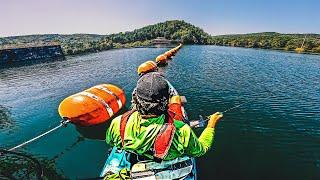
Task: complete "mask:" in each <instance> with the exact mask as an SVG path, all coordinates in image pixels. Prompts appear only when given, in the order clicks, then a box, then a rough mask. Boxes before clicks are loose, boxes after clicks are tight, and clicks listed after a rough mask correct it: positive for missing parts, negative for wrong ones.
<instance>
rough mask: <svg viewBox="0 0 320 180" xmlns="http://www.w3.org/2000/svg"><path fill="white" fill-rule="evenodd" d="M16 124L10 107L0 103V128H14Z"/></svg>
mask: <svg viewBox="0 0 320 180" xmlns="http://www.w3.org/2000/svg"><path fill="white" fill-rule="evenodd" d="M14 125H15V123H14V120H13V118H12V117H11V112H10V110H9V108H7V107H4V106H2V105H0V129H1V130H2V129H12V128H13V127H14Z"/></svg>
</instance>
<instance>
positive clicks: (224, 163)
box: [0, 46, 320, 179]
mask: <svg viewBox="0 0 320 180" xmlns="http://www.w3.org/2000/svg"><path fill="white" fill-rule="evenodd" d="M166 50H167V49H165V48H163V49H161V48H159V49H152V48H149V49H148V48H140V49H123V50H110V51H105V52H100V53H94V54H88V55H83V56H74V57H67V59H66V60H65V61H55V62H50V63H42V64H35V65H29V66H23V67H15V68H7V69H0V111H1V113H2V114H4V115H2V116H1V117H2V119H0V147H1V148H9V147H12V146H14V145H16V144H19V143H21V142H23V141H25V140H27V139H30V138H32V137H34V136H36V135H38V134H39V133H41V132H44V131H46V130H48V129H50V128H52V127H54V126H56V125H58V124H59V116H58V113H57V107H58V105H59V103H60V102H61V101H62V100H63V99H64V98H65V97H67V96H69V95H71V94H74V93H77V92H79V91H81V90H84V89H86V88H89V87H91V86H94V85H97V84H100V83H114V84H116V85H119V86H121V87H125V90H126V94H127V99H130V98H131V91H132V89H133V88H134V86H135V82H136V80H137V75H136V69H137V67H138V65H139V64H141V63H142V62H144V61H146V60H149V59H154V58H155V57H156V56H157V55H159V54H161V53H163V52H165V51H166ZM161 71H163V72H165V74H166V77H167V78H168V79H169V80H170V81H171V82H172V84H173V85H174V86H175V87H176V89H177V90H178V91H179V92H180V94H181V95H184V96H186V97H187V100H188V103H187V104H186V109H187V111H188V114H189V117H190V119H195V118H197V117H198V116H199V115H210V114H211V113H214V112H216V111H224V110H226V109H228V108H230V107H232V106H235V105H237V104H240V103H243V102H246V101H250V103H248V104H245V105H243V106H241V107H240V108H238V109H234V110H232V111H230V112H228V113H225V117H224V119H223V121H221V122H220V123H219V125H218V127H217V129H216V137H215V142H214V145H213V148H212V149H211V150H210V152H209V153H208V154H206V155H205V156H204V157H203V158H200V159H198V161H197V163H198V172H199V177H200V179H209V178H210V179H320V56H313V55H302V54H291V53H284V52H277V51H266V50H253V49H243V48H228V47H216V46H184V47H183V48H182V49H181V50H180V51H179V52H178V54H177V55H176V56H175V57H174V59H173V61H171V62H170V63H169V65H168V66H167V67H164V68H162V69H161ZM127 106H129V102H128V103H127ZM197 131H199V130H197ZM200 131H201V130H200ZM103 133H104V132H103ZM108 149H109V146H108V145H107V144H106V143H105V142H104V141H101V140H96V139H90V138H83V135H82V134H81V133H79V131H78V130H77V129H76V128H75V127H74V126H73V125H71V124H70V125H69V126H68V127H67V128H63V129H60V130H58V131H56V132H55V133H53V134H50V135H48V136H47V137H45V138H43V139H40V140H39V141H37V142H34V143H32V144H30V145H28V146H26V147H24V148H22V149H20V151H23V152H27V153H29V154H31V155H33V156H35V157H39V158H45V159H49V160H51V162H54V164H55V166H56V169H57V173H60V174H63V175H64V176H65V177H67V178H71V179H76V178H80V179H81V178H90V177H96V176H98V175H99V173H100V171H101V169H102V167H103V165H104V162H105V159H106V157H107V151H108ZM44 166H45V165H44Z"/></svg>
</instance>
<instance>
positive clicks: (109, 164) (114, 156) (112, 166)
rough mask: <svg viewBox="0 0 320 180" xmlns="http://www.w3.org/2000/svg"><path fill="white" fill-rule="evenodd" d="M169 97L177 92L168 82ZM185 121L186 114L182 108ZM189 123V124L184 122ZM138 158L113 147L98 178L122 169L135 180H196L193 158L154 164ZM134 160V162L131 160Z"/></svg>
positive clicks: (180, 158) (116, 172)
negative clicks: (128, 172)
mask: <svg viewBox="0 0 320 180" xmlns="http://www.w3.org/2000/svg"><path fill="white" fill-rule="evenodd" d="M168 84H169V88H170V95H171V96H176V95H179V94H178V92H177V90H176V89H175V88H174V87H173V86H172V84H171V83H170V82H168ZM182 112H183V116H184V118H185V119H188V118H187V113H186V112H185V110H184V108H183V106H182ZM186 123H189V122H186ZM139 157H140V156H138V155H136V154H133V153H129V152H126V151H125V150H122V149H118V148H116V147H113V148H112V149H111V151H110V152H109V155H108V157H107V160H106V162H105V164H104V166H103V169H102V171H101V173H100V178H104V177H106V176H108V175H111V174H119V172H121V171H122V170H123V169H127V170H128V171H130V178H131V179H136V180H145V179H150V180H152V179H154V180H155V179H185V180H195V179H197V169H196V160H195V158H193V157H189V156H183V157H179V158H176V159H174V160H170V161H162V162H155V161H152V160H145V159H139ZM132 159H134V160H132Z"/></svg>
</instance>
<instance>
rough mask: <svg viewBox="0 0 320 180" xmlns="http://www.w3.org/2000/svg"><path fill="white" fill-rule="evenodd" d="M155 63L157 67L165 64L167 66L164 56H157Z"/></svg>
mask: <svg viewBox="0 0 320 180" xmlns="http://www.w3.org/2000/svg"><path fill="white" fill-rule="evenodd" d="M156 63H157V64H158V65H165V64H167V56H166V55H164V54H161V55H159V56H158V57H157V58H156Z"/></svg>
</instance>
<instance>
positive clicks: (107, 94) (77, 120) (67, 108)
mask: <svg viewBox="0 0 320 180" xmlns="http://www.w3.org/2000/svg"><path fill="white" fill-rule="evenodd" d="M125 102H126V97H125V93H124V91H123V90H122V89H120V88H119V87H117V86H115V85H112V84H101V85H97V86H94V87H92V88H90V89H87V90H85V91H82V92H80V93H77V94H74V95H72V96H69V97H67V98H65V99H64V100H63V101H62V102H61V103H60V105H59V109H58V111H59V114H60V116H61V117H62V118H63V119H68V120H70V122H72V123H74V124H76V125H81V126H92V125H97V124H101V123H104V122H106V121H108V120H109V119H110V118H111V117H112V116H113V115H114V114H116V113H117V112H118V111H119V110H120V109H121V108H122V107H123V106H124V104H125Z"/></svg>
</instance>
